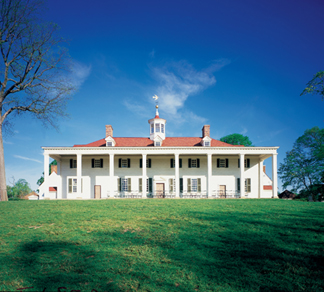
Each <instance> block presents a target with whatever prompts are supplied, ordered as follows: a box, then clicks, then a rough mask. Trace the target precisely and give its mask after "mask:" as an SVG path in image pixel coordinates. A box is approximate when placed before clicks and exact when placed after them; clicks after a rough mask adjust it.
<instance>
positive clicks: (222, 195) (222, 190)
mask: <svg viewBox="0 0 324 292" xmlns="http://www.w3.org/2000/svg"><path fill="white" fill-rule="evenodd" d="M219 197H220V198H226V186H225V185H220V186H219Z"/></svg>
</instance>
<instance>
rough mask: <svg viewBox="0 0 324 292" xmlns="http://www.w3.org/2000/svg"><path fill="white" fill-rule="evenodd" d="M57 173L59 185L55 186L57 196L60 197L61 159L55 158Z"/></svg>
mask: <svg viewBox="0 0 324 292" xmlns="http://www.w3.org/2000/svg"><path fill="white" fill-rule="evenodd" d="M56 162H57V175H58V176H59V185H58V188H57V198H58V199H62V176H61V160H59V159H57V160H56Z"/></svg>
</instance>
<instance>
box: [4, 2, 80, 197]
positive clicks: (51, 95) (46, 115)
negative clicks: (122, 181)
mask: <svg viewBox="0 0 324 292" xmlns="http://www.w3.org/2000/svg"><path fill="white" fill-rule="evenodd" d="M41 5H42V1H40V0H1V1H0V199H1V200H2V201H5V200H7V199H8V198H7V191H6V174H5V163H4V149H3V138H2V135H3V130H4V126H6V125H9V119H12V118H13V117H19V116H20V115H21V114H24V113H30V114H32V115H33V116H34V117H35V118H37V119H40V120H42V121H43V123H45V124H50V125H52V126H54V127H55V121H56V120H57V119H56V118H57V116H66V114H65V106H66V102H67V100H68V97H69V94H70V93H71V92H72V91H73V90H74V87H73V86H72V85H71V83H70V82H69V81H68V79H67V76H66V75H67V74H66V73H67V72H68V68H69V66H67V64H65V61H66V60H67V51H66V50H65V49H64V48H62V47H61V43H62V42H63V39H61V38H59V37H58V36H57V31H58V27H57V26H56V25H55V24H52V23H43V22H41V21H40V20H39V19H38V18H37V13H38V12H39V10H40V8H41Z"/></svg>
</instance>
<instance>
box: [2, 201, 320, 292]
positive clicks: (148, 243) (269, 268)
mask: <svg viewBox="0 0 324 292" xmlns="http://www.w3.org/2000/svg"><path fill="white" fill-rule="evenodd" d="M0 214H1V216H0V290H10V291H14V290H17V289H18V288H26V287H33V288H29V289H26V290H24V291H43V290H44V289H45V288H46V291H57V290H58V288H59V287H66V290H65V291H71V290H73V289H75V290H81V291H89V292H90V291H91V290H92V289H96V290H97V291H154V292H156V291H183V292H185V291H203V292H206V291H221V292H222V291H242V292H243V291H244V292H245V291H324V280H323V279H324V256H323V255H324V244H323V243H324V204H323V203H309V202H297V201H282V200H157V199H151V200H149V199H148V200H92V201H11V202H0ZM62 290H64V289H62Z"/></svg>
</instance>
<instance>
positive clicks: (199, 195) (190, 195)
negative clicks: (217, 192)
mask: <svg viewBox="0 0 324 292" xmlns="http://www.w3.org/2000/svg"><path fill="white" fill-rule="evenodd" d="M180 198H183V199H207V198H208V196H207V192H206V191H202V192H186V191H184V192H183V193H181V194H180Z"/></svg>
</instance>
